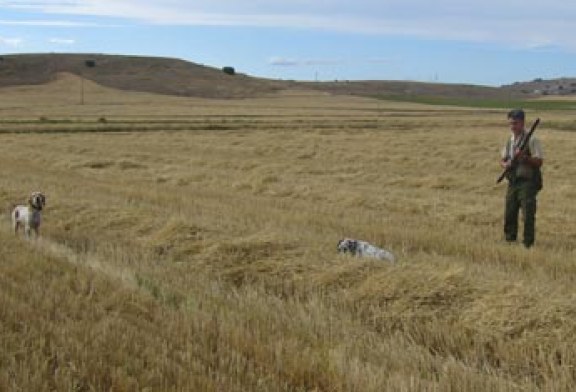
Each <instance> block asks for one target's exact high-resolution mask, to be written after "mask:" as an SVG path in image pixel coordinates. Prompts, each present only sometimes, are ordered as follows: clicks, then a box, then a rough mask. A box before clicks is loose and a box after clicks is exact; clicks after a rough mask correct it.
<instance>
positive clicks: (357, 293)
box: [0, 74, 576, 392]
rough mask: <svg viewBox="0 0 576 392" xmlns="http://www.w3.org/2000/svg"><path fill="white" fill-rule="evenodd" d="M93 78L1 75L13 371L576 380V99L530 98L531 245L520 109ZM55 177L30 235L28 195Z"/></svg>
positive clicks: (126, 383)
mask: <svg viewBox="0 0 576 392" xmlns="http://www.w3.org/2000/svg"><path fill="white" fill-rule="evenodd" d="M78 83H80V81H79V79H78V78H77V77H74V76H71V75H66V74H63V75H61V77H60V79H59V80H58V81H55V82H53V83H51V84H48V85H42V86H29V87H12V88H3V89H1V90H0V119H1V120H0V203H1V204H0V205H2V206H3V207H2V208H3V209H4V211H5V213H4V214H3V216H4V217H5V218H4V219H3V220H2V223H1V225H0V390H5V391H52V390H57V391H362V392H364V391H540V390H543V391H570V390H573V388H574V385H576V368H575V366H576V350H575V342H576V336H575V333H576V301H575V300H576V292H575V290H574V285H575V281H576V265H575V264H574V262H575V258H574V251H575V242H576V241H575V240H576V223H575V222H574V216H576V205H575V204H574V198H575V196H576V184H575V183H574V178H576V157H575V155H574V153H573V151H574V150H575V149H576V133H575V132H573V131H574V130H576V125H575V124H576V114H574V113H572V112H567V111H556V112H555V111H551V110H550V111H540V112H536V111H529V112H528V115H529V118H528V121H529V122H530V121H531V120H532V119H534V118H535V117H536V116H539V117H541V118H542V123H541V126H540V128H539V129H538V135H539V137H540V139H541V140H542V143H543V145H544V148H545V153H546V154H547V158H546V160H545V169H544V176H545V178H544V181H545V184H544V190H543V191H542V192H541V194H540V196H539V211H538V220H537V239H536V246H535V247H534V248H533V249H531V250H525V249H524V248H523V247H521V246H520V245H518V246H509V245H506V244H505V243H504V242H503V240H502V220H503V218H502V215H503V207H504V193H505V185H504V184H500V185H496V184H495V180H496V178H497V177H498V175H499V174H500V169H499V166H498V164H497V160H498V151H499V149H500V147H501V145H503V143H504V141H505V140H506V138H507V136H508V130H507V125H506V119H505V112H506V111H505V110H504V109H502V110H482V109H462V108H457V107H448V106H427V105H417V104H410V103H395V102H389V101H377V100H371V99H367V98H354V97H343V96H340V97H338V96H330V95H326V94H322V93H311V92H306V91H293V92H291V93H287V92H285V93H279V94H276V95H271V96H270V97H267V98H259V99H256V98H255V99H242V100H203V99H191V98H176V97H167V96H160V95H151V94H144V93H134V92H120V91H116V90H113V89H108V88H104V87H100V86H98V85H96V84H94V83H90V82H89V81H85V83H84V88H85V104H84V105H80V104H79V102H78ZM36 190H40V191H42V192H44V193H45V195H46V197H47V206H46V208H45V210H44V211H43V215H42V218H43V222H42V227H41V238H40V239H38V240H30V241H27V240H25V239H23V238H22V236H18V237H16V236H14V235H13V234H12V233H11V231H10V223H9V217H8V216H9V210H10V206H11V205H12V204H14V203H19V202H25V200H26V198H27V196H28V195H29V193H30V192H32V191H36ZM343 237H352V238H359V239H363V240H366V241H369V242H371V243H373V244H377V245H379V246H382V247H384V248H386V249H390V250H391V251H393V252H394V253H395V255H396V256H397V258H398V259H399V262H398V263H397V264H395V265H392V264H389V263H385V262H381V261H376V260H371V259H360V258H352V257H348V256H345V255H339V254H337V252H336V244H337V242H338V240H339V239H341V238H343Z"/></svg>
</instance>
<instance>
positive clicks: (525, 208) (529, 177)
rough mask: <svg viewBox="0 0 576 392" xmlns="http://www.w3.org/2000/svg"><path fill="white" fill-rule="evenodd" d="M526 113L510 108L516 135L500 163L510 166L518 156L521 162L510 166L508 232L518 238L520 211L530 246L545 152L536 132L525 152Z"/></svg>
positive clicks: (510, 237) (511, 238) (512, 238)
mask: <svg viewBox="0 0 576 392" xmlns="http://www.w3.org/2000/svg"><path fill="white" fill-rule="evenodd" d="M524 118H525V114H524V111H523V110H522V109H514V110H511V111H510V112H508V124H509V126H510V131H511V132H512V135H511V137H510V139H509V140H508V142H507V143H506V145H505V146H504V148H503V149H502V154H501V158H502V159H501V160H500V166H502V168H503V169H508V168H509V167H510V164H511V162H512V158H513V157H514V156H516V159H517V162H518V165H517V166H516V167H515V168H513V169H512V170H510V172H509V174H508V176H507V178H508V191H507V192H506V209H505V212H504V235H505V236H506V241H508V242H515V241H516V237H517V234H518V212H519V211H520V210H522V215H523V217H524V237H523V243H524V246H525V247H526V248H530V247H531V246H532V245H533V244H534V239H535V222H536V195H537V194H538V191H539V190H540V189H541V187H542V176H541V173H540V168H541V166H542V163H543V158H544V155H543V152H542V146H541V145H540V141H539V140H538V138H536V137H535V136H534V135H532V137H531V138H530V140H529V142H528V147H527V149H526V150H525V151H524V152H523V151H520V149H519V148H518V147H519V146H520V145H521V144H522V140H523V138H525V137H526V135H527V133H528V132H527V131H526V129H525V127H524Z"/></svg>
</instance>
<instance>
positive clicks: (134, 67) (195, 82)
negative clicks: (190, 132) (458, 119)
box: [0, 53, 530, 100]
mask: <svg viewBox="0 0 576 392" xmlns="http://www.w3.org/2000/svg"><path fill="white" fill-rule="evenodd" d="M88 64H90V65H93V66H88ZM61 73H72V74H75V75H78V76H82V77H83V78H86V79H89V80H92V81H94V82H96V83H98V84H100V85H102V86H106V87H112V88H115V89H120V90H130V91H141V92H151V93H159V94H166V95H176V96H187V97H203V98H246V97H261V96H265V95H268V94H270V93H274V92H278V91H281V90H294V89H296V90H302V89H306V90H318V91H322V92H325V93H330V94H338V95H357V96H365V97H380V98H400V99H406V98H408V99H410V98H414V97H441V98H449V99H454V98H456V99H460V98H462V99H499V100H509V99H511V98H526V97H528V96H530V93H527V92H526V91H525V90H522V89H518V88H516V87H515V88H510V87H506V86H504V87H489V86H478V85H470V84H448V83H424V82H415V81H386V80H366V81H331V82H299V81H290V80H271V79H265V78H257V77H251V76H247V75H243V74H236V75H228V74H226V73H224V72H223V71H222V70H220V69H217V68H213V67H208V66H204V65H199V64H196V63H193V62H189V61H184V60H179V59H172V58H160V57H143V56H122V55H104V54H54V53H52V54H20V55H5V56H1V57H0V87H5V86H17V85H33V84H43V83H47V82H49V81H52V80H55V79H56V78H57V75H58V74H61Z"/></svg>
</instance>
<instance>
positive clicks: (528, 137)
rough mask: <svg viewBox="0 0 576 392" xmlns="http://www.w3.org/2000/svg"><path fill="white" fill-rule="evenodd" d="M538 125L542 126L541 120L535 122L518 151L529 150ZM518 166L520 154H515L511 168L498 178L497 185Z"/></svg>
mask: <svg viewBox="0 0 576 392" xmlns="http://www.w3.org/2000/svg"><path fill="white" fill-rule="evenodd" d="M538 124H540V119H539V118H537V119H536V121H534V124H532V127H531V128H530V131H529V132H528V133H527V134H526V136H525V137H524V139H522V141H521V142H520V145H519V146H518V149H519V150H520V151H526V150H527V149H528V143H529V142H530V138H531V137H532V134H533V133H534V131H535V130H536V127H537V126H538ZM517 166H518V154H514V155H513V157H512V162H510V166H508V168H507V169H506V170H504V172H503V173H502V174H501V175H500V177H498V180H496V184H499V183H500V181H502V180H503V179H504V177H506V176H507V175H508V173H510V172H511V171H513V170H515V169H516V167H517Z"/></svg>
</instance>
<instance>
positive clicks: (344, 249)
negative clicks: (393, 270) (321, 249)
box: [337, 238, 396, 263]
mask: <svg viewBox="0 0 576 392" xmlns="http://www.w3.org/2000/svg"><path fill="white" fill-rule="evenodd" d="M337 249H338V252H340V253H349V254H351V255H352V256H358V257H371V258H374V259H379V260H386V261H389V262H390V263H395V262H396V257H395V256H394V255H393V254H392V252H390V251H388V250H386V249H382V248H378V247H377V246H374V245H372V244H370V243H368V242H366V241H361V240H355V239H352V238H344V239H342V240H340V241H339V242H338V246H337Z"/></svg>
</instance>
